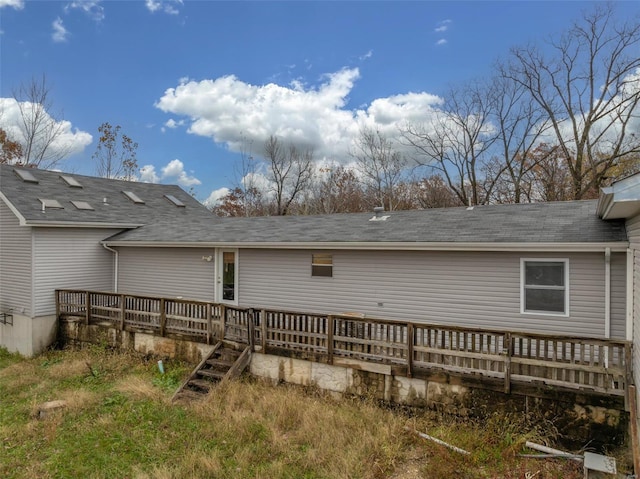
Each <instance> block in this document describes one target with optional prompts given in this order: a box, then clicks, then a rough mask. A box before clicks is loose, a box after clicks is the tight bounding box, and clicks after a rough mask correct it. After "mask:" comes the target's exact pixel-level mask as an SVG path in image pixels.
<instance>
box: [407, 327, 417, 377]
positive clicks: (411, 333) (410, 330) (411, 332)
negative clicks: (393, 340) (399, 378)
mask: <svg viewBox="0 0 640 479" xmlns="http://www.w3.org/2000/svg"><path fill="white" fill-rule="evenodd" d="M415 340H416V338H415V329H414V327H413V323H407V377H408V378H411V377H413V344H414V343H415Z"/></svg>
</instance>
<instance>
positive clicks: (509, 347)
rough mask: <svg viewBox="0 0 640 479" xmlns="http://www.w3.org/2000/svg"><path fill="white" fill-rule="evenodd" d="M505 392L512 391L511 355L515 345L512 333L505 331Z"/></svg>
mask: <svg viewBox="0 0 640 479" xmlns="http://www.w3.org/2000/svg"><path fill="white" fill-rule="evenodd" d="M502 347H503V348H504V350H505V351H504V354H505V358H504V392H505V394H509V393H510V392H511V355H512V354H513V353H512V350H513V347H512V344H511V333H505V335H504V345H503V346H502Z"/></svg>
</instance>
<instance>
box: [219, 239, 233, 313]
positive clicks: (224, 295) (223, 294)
mask: <svg viewBox="0 0 640 479" xmlns="http://www.w3.org/2000/svg"><path fill="white" fill-rule="evenodd" d="M219 258H220V261H218V264H219V265H220V266H219V271H218V292H217V293H218V298H219V301H220V302H222V303H231V304H238V251H237V250H221V251H220V256H219Z"/></svg>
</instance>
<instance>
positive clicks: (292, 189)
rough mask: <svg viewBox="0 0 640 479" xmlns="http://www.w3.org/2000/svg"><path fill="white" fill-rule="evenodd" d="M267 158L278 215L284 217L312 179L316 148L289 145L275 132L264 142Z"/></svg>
mask: <svg viewBox="0 0 640 479" xmlns="http://www.w3.org/2000/svg"><path fill="white" fill-rule="evenodd" d="M264 157H265V160H266V161H267V163H268V170H269V180H270V181H271V182H272V184H273V193H274V195H275V214H276V215H280V216H284V215H286V214H288V213H289V209H290V207H291V205H292V203H293V202H294V201H295V200H296V199H297V198H298V197H299V196H300V194H301V193H302V192H303V191H304V189H305V188H306V187H307V186H308V185H309V183H310V181H311V177H312V174H313V151H312V150H309V149H307V150H300V149H298V148H297V147H296V146H295V145H293V144H289V145H285V144H283V143H282V142H281V141H280V140H279V139H278V138H277V137H275V136H273V135H272V136H270V137H269V139H268V140H267V141H266V142H265V144H264Z"/></svg>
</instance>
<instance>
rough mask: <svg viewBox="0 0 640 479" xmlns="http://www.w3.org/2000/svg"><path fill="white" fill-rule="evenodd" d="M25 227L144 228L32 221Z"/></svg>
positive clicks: (124, 225)
mask: <svg viewBox="0 0 640 479" xmlns="http://www.w3.org/2000/svg"><path fill="white" fill-rule="evenodd" d="M26 226H33V227H55V228H116V229H132V228H139V227H140V226H144V225H143V224H139V223H100V222H75V221H37V220H36V221H33V220H28V221H27V222H26Z"/></svg>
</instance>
